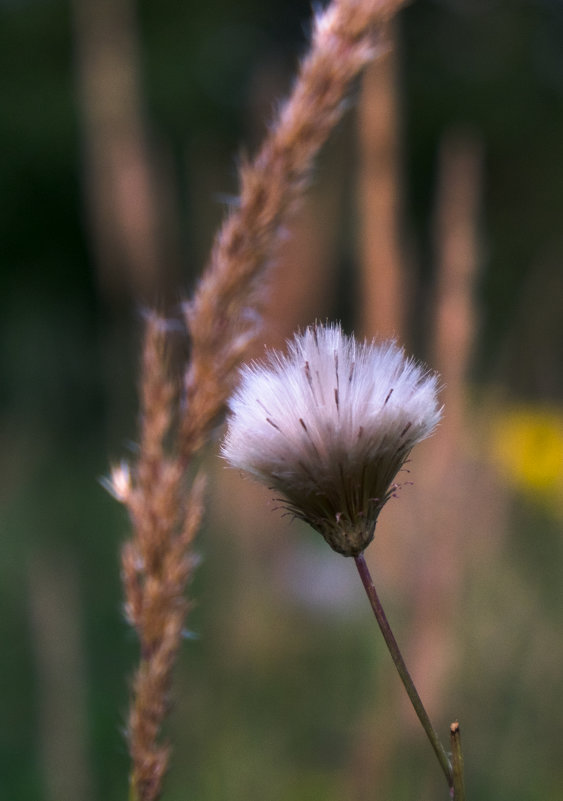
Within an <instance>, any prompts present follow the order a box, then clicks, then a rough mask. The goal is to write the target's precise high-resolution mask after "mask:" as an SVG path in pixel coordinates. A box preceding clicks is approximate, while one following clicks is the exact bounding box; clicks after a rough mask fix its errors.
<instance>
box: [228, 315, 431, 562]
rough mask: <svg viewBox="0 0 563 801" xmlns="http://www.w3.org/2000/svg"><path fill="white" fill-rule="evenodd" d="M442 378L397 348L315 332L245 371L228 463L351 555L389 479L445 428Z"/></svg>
mask: <svg viewBox="0 0 563 801" xmlns="http://www.w3.org/2000/svg"><path fill="white" fill-rule="evenodd" d="M437 396H438V377H437V375H436V374H435V373H432V372H429V371H428V370H427V369H426V368H425V367H424V366H422V365H420V364H418V363H417V362H415V361H414V360H413V359H411V358H408V357H407V356H405V353H404V351H403V350H402V349H401V348H399V347H398V346H397V345H396V344H395V342H393V341H387V342H382V343H378V344H376V343H374V342H371V343H369V342H364V343H359V342H357V341H356V340H355V339H354V337H349V336H346V335H344V334H343V333H342V330H341V328H340V326H339V325H336V324H335V325H315V326H312V327H309V328H307V329H306V331H305V332H304V333H298V334H296V335H295V336H294V337H293V339H292V340H291V341H289V342H288V349H287V353H286V354H282V353H280V352H279V351H275V350H272V351H269V352H267V353H266V359H265V361H264V362H258V361H255V362H252V363H250V364H248V365H246V366H244V367H243V368H242V370H241V378H240V384H239V386H238V389H237V390H236V391H235V393H234V394H233V396H232V398H231V400H230V404H229V405H230V415H229V418H228V428H227V433H226V436H225V439H224V442H223V445H222V455H223V457H224V458H225V459H226V460H227V462H228V463H229V464H230V465H231V466H232V467H236V468H239V469H240V470H243V471H245V472H247V473H250V474H251V475H252V476H254V477H255V478H256V479H258V480H259V481H261V482H262V483H264V484H266V485H268V486H269V487H271V488H272V489H274V490H276V491H278V492H280V493H281V494H282V495H283V498H282V499H281V500H282V502H283V504H284V506H285V507H286V508H287V509H289V510H290V511H291V512H292V513H293V514H294V515H295V516H296V517H299V518H301V519H303V520H305V521H306V522H307V523H309V524H310V525H311V526H312V527H313V528H314V529H316V530H317V531H319V532H320V533H321V534H322V535H323V537H324V538H325V539H326V541H327V542H328V544H329V545H330V546H331V547H332V548H333V549H334V550H335V551H338V552H339V553H341V554H343V555H345V556H355V555H357V554H359V553H361V552H362V551H363V550H364V549H365V548H366V547H367V545H368V544H369V543H370V542H371V540H372V539H373V535H374V529H375V524H376V521H377V517H378V514H379V512H380V510H381V508H382V506H383V505H384V504H385V502H386V501H387V500H388V498H389V497H390V496H391V495H392V494H393V491H394V489H395V488H396V485H394V484H393V480H394V478H395V476H396V474H397V472H398V471H399V470H400V468H401V467H402V465H403V464H404V462H405V460H406V458H407V457H408V455H409V453H410V451H411V449H412V448H413V446H414V445H416V443H417V442H420V441H421V440H423V439H425V438H426V437H428V436H429V435H430V434H431V433H432V432H433V430H434V429H435V427H436V425H437V424H438V421H439V420H440V417H441V414H442V409H441V406H440V404H439V402H438V397H437Z"/></svg>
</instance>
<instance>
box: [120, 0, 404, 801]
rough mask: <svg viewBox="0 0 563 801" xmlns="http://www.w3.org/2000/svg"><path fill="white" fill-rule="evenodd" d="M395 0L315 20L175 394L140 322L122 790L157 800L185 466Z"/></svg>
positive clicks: (123, 486) (252, 169) (190, 306)
mask: <svg viewBox="0 0 563 801" xmlns="http://www.w3.org/2000/svg"><path fill="white" fill-rule="evenodd" d="M402 5H403V0H334V1H333V3H332V4H331V5H329V6H328V8H327V9H326V10H325V11H324V12H322V13H320V14H319V15H318V16H317V18H316V21H315V27H314V32H313V40H312V44H311V49H310V52H309V54H308V55H307V56H306V58H305V59H304V61H303V63H302V65H301V69H300V71H299V74H298V76H297V81H296V83H295V86H294V89H293V92H292V94H291V96H290V97H289V99H288V101H287V102H286V103H285V105H284V106H282V108H281V110H280V113H279V115H278V119H277V120H276V121H275V123H274V125H273V126H272V128H271V130H270V133H269V135H268V136H267V138H266V141H265V143H264V145H263V146H262V148H261V150H260V151H259V153H258V155H257V157H256V158H255V159H254V161H253V162H251V163H245V164H244V165H243V166H242V167H241V170H240V183H241V194H240V202H239V204H238V206H237V207H236V208H235V210H233V211H232V212H231V214H230V215H229V216H228V217H227V219H226V221H225V223H224V225H223V226H222V228H221V229H220V230H219V233H218V235H217V238H216V240H215V244H214V247H213V250H212V254H211V259H210V262H209V264H208V266H207V269H206V270H205V272H204V274H203V277H202V279H201V281H200V283H199V286H198V288H197V290H196V292H195V295H194V297H193V300H192V301H191V302H189V303H186V304H185V318H186V323H187V327H188V329H189V333H190V337H191V345H192V347H191V356H190V362H189V364H188V365H187V366H186V369H185V372H184V384H183V387H182V390H181V391H178V390H179V389H180V388H179V387H177V386H176V384H175V382H174V381H172V380H171V379H170V374H169V371H168V364H167V362H168V359H167V333H166V328H165V326H164V324H163V323H162V321H160V320H159V319H158V317H157V316H156V315H150V316H149V318H148V320H147V331H146V337H145V347H144V356H143V364H142V374H141V395H142V399H141V407H142V408H141V433H140V449H139V457H138V459H137V462H136V464H135V465H133V466H131V467H128V466H127V465H124V464H122V465H120V466H119V467H117V468H115V469H114V471H113V474H112V479H111V482H110V489H111V491H112V493H113V494H114V495H115V497H116V498H117V499H118V500H120V501H121V502H122V503H123V504H124V505H125V506H126V507H127V509H128V510H129V513H130V516H131V519H132V523H133V529H134V531H133V535H132V538H131V540H130V541H129V542H128V543H126V544H125V546H124V548H123V552H122V574H123V585H124V590H125V611H126V615H127V618H128V620H129V622H130V624H131V625H132V626H133V627H134V628H135V629H136V631H137V633H138V636H139V640H140V644H141V662H140V665H139V668H138V671H137V674H136V676H135V679H134V684H133V699H132V703H131V712H130V716H129V726H128V734H129V747H130V752H131V757H132V761H133V768H132V773H131V797H132V799H134V801H154V799H156V798H158V797H159V795H160V793H161V790H162V779H163V776H164V773H165V771H166V767H167V764H168V756H169V747H168V746H167V745H166V744H160V743H159V738H160V732H161V727H162V723H163V720H164V718H165V715H166V712H167V707H168V693H169V688H170V680H171V673H172V667H173V664H174V661H175V657H176V654H177V651H178V647H179V643H180V638H181V634H182V630H183V626H184V620H185V616H186V613H187V609H188V602H187V601H186V599H185V596H184V591H185V586H186V583H187V581H188V579H189V577H190V574H191V572H192V569H193V559H192V558H191V556H190V550H191V543H192V540H193V537H194V535H195V532H196V531H197V529H198V527H199V524H200V520H201V514H202V506H203V502H202V493H203V484H202V481H201V480H196V482H194V484H193V485H192V487H191V489H188V486H187V478H186V471H187V468H188V467H189V466H190V463H191V460H192V457H193V455H194V454H195V452H196V451H197V450H199V449H200V448H201V447H202V446H203V445H204V444H205V443H206V442H207V440H208V439H209V436H210V432H211V428H212V426H213V424H214V423H215V421H216V420H217V419H218V417H219V415H220V414H221V412H222V411H223V409H224V406H225V404H226V401H227V398H228V397H229V395H230V393H231V391H232V389H233V387H234V383H235V378H236V374H237V368H238V366H239V364H240V362H241V361H242V360H243V359H244V357H245V356H246V355H247V354H248V351H249V345H250V343H251V341H252V340H253V338H254V337H255V336H256V333H257V330H258V326H259V319H260V317H259V290H260V286H261V284H262V283H263V281H262V280H261V279H263V277H264V268H265V266H266V264H267V263H268V260H269V259H270V258H271V255H272V253H273V251H274V249H275V245H276V243H277V241H278V240H279V239H280V231H281V225H282V223H283V221H284V218H285V216H286V215H287V212H288V211H289V210H290V209H291V207H292V206H293V205H294V203H295V201H296V200H297V199H298V197H299V195H300V193H301V192H302V191H303V189H304V187H305V184H306V179H307V177H308V175H309V172H310V168H311V165H312V163H313V160H314V157H315V156H316V154H317V152H318V151H319V149H320V147H321V146H322V144H323V143H324V142H325V140H326V139H327V137H328V135H329V133H330V131H331V129H332V128H333V126H334V125H335V124H336V122H337V121H338V120H339V119H340V117H341V116H342V113H343V111H344V104H343V100H344V98H345V96H346V92H347V90H348V88H349V86H350V82H351V81H352V80H353V79H354V78H355V77H356V76H357V75H358V74H359V72H360V71H361V69H362V68H363V67H364V66H365V65H366V64H367V63H368V62H369V61H370V60H371V59H373V58H374V56H375V54H376V52H377V33H378V31H379V28H380V27H381V26H382V25H383V24H384V23H386V22H387V21H388V20H389V19H390V17H391V16H393V14H394V13H396V12H397V11H398V10H399V8H400V7H401V6H402Z"/></svg>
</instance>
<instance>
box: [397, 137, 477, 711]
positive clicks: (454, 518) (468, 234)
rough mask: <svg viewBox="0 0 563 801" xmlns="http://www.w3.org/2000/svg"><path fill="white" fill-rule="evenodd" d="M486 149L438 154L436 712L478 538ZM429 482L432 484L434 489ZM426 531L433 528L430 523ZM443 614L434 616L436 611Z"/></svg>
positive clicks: (432, 656)
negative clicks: (470, 430) (475, 451)
mask: <svg viewBox="0 0 563 801" xmlns="http://www.w3.org/2000/svg"><path fill="white" fill-rule="evenodd" d="M481 163H482V154H481V143H480V141H479V140H478V139H476V138H475V137H472V136H469V135H460V134H453V133H449V134H447V135H445V136H444V138H443V141H442V144H441V148H440V160H439V174H438V182H437V199H436V211H435V238H434V242H435V252H436V262H437V291H436V307H435V314H434V319H435V321H436V323H435V329H434V332H433V334H434V336H433V353H432V356H431V362H432V364H433V365H434V366H435V367H436V369H437V370H438V372H439V373H440V375H441V377H442V379H443V384H444V388H443V391H442V400H443V402H444V405H445V408H446V409H447V414H445V415H444V419H443V422H442V424H441V426H440V428H439V430H438V432H437V436H436V437H435V438H434V440H433V441H432V442H431V443H430V444H429V448H428V450H427V455H426V462H427V464H428V471H427V473H426V476H427V479H426V480H425V481H424V482H423V483H424V486H422V484H421V487H420V489H421V491H423V492H424V491H427V492H430V493H432V492H433V493H434V494H435V495H437V494H438V491H437V488H438V487H444V486H447V488H448V491H447V493H446V494H444V498H443V502H442V503H441V504H440V505H439V507H438V508H437V509H433V517H434V519H433V521H432V530H431V531H429V532H428V536H429V538H430V540H431V541H432V542H433V547H434V549H435V551H436V553H439V554H440V558H439V559H437V560H435V561H434V562H433V563H432V564H430V563H429V564H428V569H427V570H425V571H421V572H419V573H418V575H417V578H416V579H415V581H414V582H413V588H414V599H413V601H412V604H413V609H415V617H414V620H413V622H412V632H413V635H412V636H413V644H412V651H411V653H413V657H412V659H413V662H412V664H413V670H414V671H415V674H416V675H417V676H423V677H426V678H425V682H424V686H422V687H420V689H421V692H424V697H425V698H426V699H428V700H429V703H430V704H431V706H432V708H433V709H439V707H440V704H441V703H443V699H444V697H445V696H444V692H443V689H444V686H445V684H446V678H447V675H448V673H450V671H451V669H452V667H453V666H454V664H455V662H456V655H455V652H454V645H453V643H454V642H455V639H454V636H453V634H452V630H453V628H454V627H455V611H454V610H455V609H456V600H457V599H458V597H459V590H460V588H461V587H462V586H463V582H462V580H461V579H462V570H463V568H464V565H465V564H466V563H467V559H466V556H467V551H466V543H467V542H468V534H469V533H470V532H471V533H473V534H474V532H473V528H474V522H475V518H472V520H471V522H470V523H469V527H470V532H468V521H467V520H466V516H467V515H466V510H467V509H468V508H471V507H472V506H473V505H474V501H473V499H472V498H471V497H469V498H468V497H467V496H468V493H470V492H472V491H473V489H470V488H473V487H474V478H473V477H472V470H471V457H470V455H469V454H468V451H467V448H466V441H465V435H466V432H467V409H466V403H467V381H468V374H469V364H470V359H471V355H472V352H473V345H474V341H475V335H476V331H477V321H476V312H475V306H474V293H475V286H476V280H477V269H478V264H479V260H478V217H479V204H480V198H481ZM429 482H431V484H432V486H431V485H430V484H429ZM426 525H428V526H429V525H430V524H429V523H427V524H426ZM438 609H439V610H441V613H440V614H436V610H438Z"/></svg>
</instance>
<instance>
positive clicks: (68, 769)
mask: <svg viewBox="0 0 563 801" xmlns="http://www.w3.org/2000/svg"><path fill="white" fill-rule="evenodd" d="M309 19H310V8H309V3H307V2H304V0H303V1H301V0H299V1H298V0H291V2H288V0H284V1H283V2H282V1H281V0H268V2H264V1H263V0H262V2H257V1H256V0H239V2H237V3H231V2H222V0H207V2H205V3H194V2H193V0H184V2H178V0H159V2H158V3H150V2H147V0H137V2H135V0H72V2H70V3H65V2H62V0H2V2H1V3H0V31H1V34H0V35H1V38H2V46H1V47H0V61H1V68H0V82H1V86H2V99H3V112H2V115H1V118H0V153H1V157H0V209H1V213H0V241H1V243H2V250H1V252H2V263H1V274H0V275H1V281H2V288H1V292H0V308H1V314H0V327H1V345H0V359H1V383H0V386H1V412H2V416H1V420H0V437H1V453H2V466H1V481H0V504H1V505H0V529H1V535H2V537H1V543H2V545H1V549H2V558H1V559H0V621H1V626H2V640H1V641H2V656H1V659H0V688H1V689H0V694H1V698H2V701H1V709H2V725H1V726H0V797H2V798H6V799H11V801H31V800H32V799H33V801H67V799H68V801H71V799H72V801H76V799H78V798H80V799H81V801H96V800H97V799H100V801H101V799H103V801H118V800H119V799H124V798H125V797H126V794H127V772H128V758H127V752H126V746H125V744H124V740H123V733H122V729H123V726H124V721H125V717H126V710H127V701H128V693H129V677H130V675H131V673H132V670H133V667H134V665H135V660H136V657H137V651H136V643H135V639H134V636H133V635H132V633H131V632H130V631H129V630H128V628H127V627H126V625H125V622H124V620H123V617H122V613H121V602H122V601H121V590H120V585H119V560H118V555H119V548H120V545H121V543H122V542H123V541H124V538H125V537H126V536H127V533H128V521H127V519H126V516H125V514H124V512H123V510H122V509H121V508H120V507H119V506H118V505H117V504H116V503H115V502H114V501H113V500H112V498H111V497H110V496H109V495H108V494H107V493H106V492H105V491H104V490H103V488H102V487H101V486H100V484H99V483H98V479H99V478H100V477H102V476H104V475H105V474H107V472H108V468H109V464H110V463H111V462H115V461H118V460H120V459H121V458H123V457H125V458H127V457H128V456H129V455H130V454H131V453H132V452H133V453H134V447H135V446H134V442H135V437H136V414H137V401H136V381H137V365H138V354H139V346H140V339H141V335H142V318H143V310H144V309H146V308H147V307H152V306H155V305H156V306H157V307H158V308H159V309H163V310H165V311H166V313H167V314H168V315H169V316H170V318H171V319H174V318H175V317H176V318H177V317H178V316H179V308H180V302H181V300H182V299H183V298H185V297H186V295H187V294H188V293H189V291H190V289H191V288H192V287H193V286H194V283H195V281H196V280H197V277H198V275H199V274H200V272H201V270H202V268H203V266H204V264H205V261H206V256H207V253H208V251H209V248H210V245H211V241H212V236H213V232H214V230H215V229H216V227H217V225H218V223H219V222H220V220H221V219H222V217H223V215H224V213H225V208H226V206H225V204H226V203H227V202H228V199H229V198H231V197H232V196H233V195H235V194H236V190H237V181H236V163H237V159H238V158H239V156H240V154H241V153H243V152H247V153H248V152H250V153H252V152H253V151H254V150H255V148H256V146H257V144H258V143H259V142H260V140H261V138H262V136H263V134H264V132H265V130H266V128H267V125H268V123H269V121H270V120H271V118H272V112H273V109H274V108H275V107H276V103H277V102H279V99H280V98H281V97H283V95H284V94H285V93H286V92H287V91H288V88H289V86H290V85H291V78H292V74H293V72H294V69H295V64H296V59H297V58H298V56H299V55H300V54H301V53H302V52H303V51H304V48H305V43H306V41H307V36H308V30H309V27H310V22H309ZM385 46H386V48H387V54H386V55H385V56H384V57H383V58H382V60H381V61H380V63H379V66H378V67H377V68H375V69H371V70H370V71H369V72H368V74H367V75H366V76H365V79H364V80H363V81H362V82H361V83H359V84H358V85H357V86H356V87H355V89H354V92H353V96H352V100H353V102H352V103H351V104H350V109H349V112H348V113H347V115H346V117H345V119H344V121H343V122H342V124H341V125H340V126H339V127H338V129H337V130H336V131H335V132H334V135H333V136H332V138H331V140H330V142H329V143H328V145H327V147H326V149H325V151H324V152H323V154H322V156H321V158H320V159H319V161H318V164H317V167H316V169H315V173H314V175H313V181H312V186H311V188H310V190H309V191H308V194H307V197H306V199H305V201H304V202H303V204H302V206H301V209H300V211H299V214H298V215H297V218H296V219H295V220H294V221H293V222H292V224H291V226H290V227H289V228H290V230H289V233H290V235H288V237H287V239H286V241H285V242H284V244H283V247H282V250H281V252H280V253H279V254H278V258H277V260H276V264H277V266H276V267H275V269H274V271H273V273H272V277H271V285H270V299H269V301H268V304H267V313H266V328H265V333H264V337H263V339H264V341H267V342H270V343H274V344H280V343H282V342H283V340H284V338H285V337H286V336H288V335H289V334H290V333H291V332H292V330H293V329H294V328H295V327H296V326H298V325H303V324H306V323H308V322H311V321H312V320H314V319H315V318H321V319H324V318H325V317H327V318H330V319H336V318H338V319H341V320H342V321H343V324H344V326H345V328H346V329H347V330H352V329H354V330H356V331H357V332H358V333H359V334H361V335H368V336H373V335H380V336H390V335H391V336H396V337H398V338H399V339H400V340H401V341H402V342H404V343H405V344H406V346H407V347H408V349H409V350H410V351H412V352H413V353H415V354H416V355H417V356H418V357H420V358H423V359H424V360H426V361H427V362H428V363H429V364H431V365H432V366H433V367H435V368H437V369H438V370H440V372H441V373H442V376H443V381H444V389H443V399H444V402H445V404H446V413H445V418H444V422H443V425H442V426H441V428H440V431H439V432H438V434H437V435H436V436H435V437H434V438H433V440H431V441H429V442H427V443H424V444H423V445H421V446H420V447H419V449H418V452H417V453H415V454H414V456H413V460H412V463H411V464H409V470H410V473H409V475H408V476H406V475H405V476H404V477H403V479H404V485H403V487H402V488H401V490H400V493H399V498H398V499H393V500H392V501H391V502H390V503H389V504H388V506H387V507H386V509H385V511H384V512H383V514H382V516H381V519H380V523H379V525H378V529H379V530H378V533H377V536H376V539H375V542H374V543H373V545H372V546H371V547H370V550H369V552H368V556H369V561H370V564H371V567H372V570H373V572H374V575H375V578H376V582H377V583H378V585H379V588H380V593H381V595H382V598H383V599H384V602H385V604H386V606H387V608H388V614H389V617H390V619H391V621H392V623H393V625H394V628H395V631H396V635H397V637H398V639H399V641H400V642H401V643H402V645H403V646H404V654H405V657H406V659H407V662H408V663H409V665H410V667H411V671H412V673H413V676H414V678H415V681H416V683H417V685H418V687H419V690H420V693H421V695H422V697H423V700H424V701H425V702H426V705H427V707H428V710H429V712H430V714H431V717H432V718H433V720H434V722H435V725H436V727H437V728H438V730H439V731H440V733H443V735H444V737H445V738H446V737H447V733H448V728H449V724H450V722H451V721H452V720H454V719H456V718H459V720H460V721H461V725H462V736H463V740H464V745H465V758H466V770H467V776H466V780H467V786H468V798H472V799H479V801H489V799H491V801H492V799H494V801H504V800H505V799H506V801H508V799H510V801H530V799H534V801H560V799H561V798H562V797H563V759H562V758H561V756H562V748H563V746H562V745H561V744H562V742H563V714H562V711H561V710H562V709H563V669H562V667H563V637H562V634H561V632H562V628H563V590H562V584H563V582H562V576H563V539H562V536H561V533H562V532H561V528H562V521H563V406H562V402H563V370H562V365H563V270H562V266H561V265H562V263H563V234H562V230H563V229H562V225H561V220H562V219H563V3H562V2H561V0H487V2H485V0H414V2H413V3H412V4H411V5H410V6H409V7H408V8H407V9H406V10H405V11H404V12H403V13H402V14H401V15H400V17H399V19H398V20H397V21H396V24H394V25H393V27H392V28H391V29H390V30H389V31H388V34H387V43H386V45H385ZM178 336H179V338H181V337H182V334H181V331H180V332H179V334H178ZM218 433H220V432H218ZM206 462H207V468H208V470H209V472H210V474H211V476H212V481H211V488H210V499H209V512H208V515H207V518H206V522H205V526H204V528H203V530H202V531H201V533H200V536H199V539H198V544H197V547H198V551H199V554H200V556H201V565H200V567H199V569H198V572H197V576H196V579H195V582H194V583H193V584H192V586H191V588H190V593H191V596H192V598H193V599H194V601H195V607H194V609H193V611H192V613H191V615H190V620H189V627H190V632H191V636H189V637H188V638H187V639H186V642H185V645H184V647H183V651H182V654H181V657H180V660H179V664H178V669H177V673H176V685H175V698H176V702H175V705H174V708H173V711H172V715H171V719H170V725H169V731H168V734H169V735H170V737H171V738H172V740H173V742H174V758H173V765H172V770H171V773H170V776H169V779H168V782H167V786H166V794H165V798H166V799H168V800H169V801H176V800H178V801H179V800H180V799H194V801H196V800H197V801H222V799H229V800H230V801H239V799H240V800H241V801H242V799H255V798H256V799H257V798H267V799H268V801H317V799H318V801H333V800H334V801H336V799H339V801H341V800H342V799H350V801H366V800H367V799H372V798H378V799H383V800H384V801H403V799H404V801H407V800H408V801H411V800H413V801H414V799H417V801H425V799H434V800H435V799H438V798H446V793H447V791H446V788H445V786H443V784H444V782H443V777H442V776H441V774H440V771H439V767H438V765H437V763H435V761H434V758H433V755H432V753H431V751H430V748H429V746H428V743H427V742H426V741H425V739H424V735H423V733H422V731H421V730H419V727H418V725H417V723H416V720H415V719H414V715H413V713H412V711H411V710H410V709H409V708H408V705H407V703H406V701H405V699H404V698H403V690H402V688H401V687H400V685H399V681H398V678H397V677H396V676H395V675H394V673H393V669H392V666H391V662H390V659H389V657H388V655H387V653H386V652H385V650H384V647H383V645H382V642H381V641H380V638H379V635H378V632H377V631H376V627H375V623H374V621H373V620H372V619H371V618H370V615H369V609H368V605H367V601H366V600H365V598H364V597H362V588H361V586H360V584H359V581H358V580H357V577H356V576H355V575H354V569H353V564H352V563H351V562H349V561H348V560H345V559H341V558H340V557H338V556H337V555H335V554H333V553H332V552H330V551H329V549H328V548H327V547H326V545H325V544H324V542H322V541H321V540H320V538H319V537H318V536H316V535H314V534H313V533H311V532H309V531H307V530H306V529H305V528H304V527H302V526H301V525H299V524H298V523H296V522H295V523H291V522H290V521H288V520H287V519H281V518H280V516H279V513H277V512H276V511H275V509H274V507H275V504H274V503H273V502H272V500H271V499H270V498H269V496H268V494H267V493H265V492H262V491H261V490H259V489H256V488H254V487H253V486H251V485H250V483H249V482H246V481H244V480H243V479H242V478H241V477H240V476H238V475H236V474H233V473H232V472H229V471H227V470H226V469H225V468H224V467H223V465H222V464H221V463H220V462H219V460H218V459H217V456H216V453H215V451H214V449H213V448H212V449H211V450H210V452H209V454H208V455H207V456H206ZM411 482H412V484H411Z"/></svg>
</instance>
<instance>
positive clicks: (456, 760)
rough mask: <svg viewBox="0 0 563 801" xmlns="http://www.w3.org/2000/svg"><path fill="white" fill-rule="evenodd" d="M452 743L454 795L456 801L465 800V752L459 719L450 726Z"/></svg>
mask: <svg viewBox="0 0 563 801" xmlns="http://www.w3.org/2000/svg"><path fill="white" fill-rule="evenodd" d="M450 744H451V749H452V767H453V788H452V791H453V795H452V798H454V799H455V801H465V786H464V781H463V753H462V750H461V732H460V730H459V723H458V722H457V720H456V721H455V722H454V723H452V725H451V726H450Z"/></svg>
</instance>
